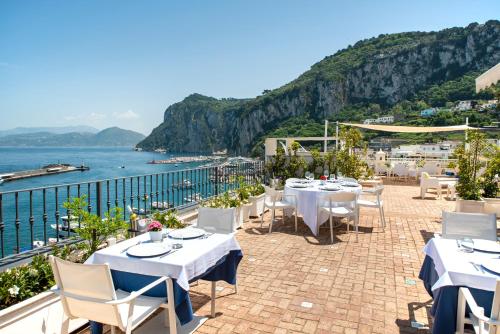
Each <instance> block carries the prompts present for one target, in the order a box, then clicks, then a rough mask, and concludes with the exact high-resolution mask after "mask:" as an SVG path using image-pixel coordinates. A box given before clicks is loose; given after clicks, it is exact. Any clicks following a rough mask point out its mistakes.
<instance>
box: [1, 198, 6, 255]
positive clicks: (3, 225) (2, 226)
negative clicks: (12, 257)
mask: <svg viewBox="0 0 500 334" xmlns="http://www.w3.org/2000/svg"><path fill="white" fill-rule="evenodd" d="M2 199H3V198H2V194H1V193H0V248H1V251H2V257H4V256H5V254H4V247H3V246H4V244H3V230H4V228H5V224H4V222H3V206H2Z"/></svg>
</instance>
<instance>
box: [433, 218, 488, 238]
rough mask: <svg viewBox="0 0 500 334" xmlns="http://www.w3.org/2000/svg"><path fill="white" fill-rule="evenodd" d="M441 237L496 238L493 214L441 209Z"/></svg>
mask: <svg viewBox="0 0 500 334" xmlns="http://www.w3.org/2000/svg"><path fill="white" fill-rule="evenodd" d="M441 237H442V238H445V239H462V238H475V239H486V240H493V241H496V240H497V221H496V216H495V214H484V213H464V212H447V211H443V222H442V234H441Z"/></svg>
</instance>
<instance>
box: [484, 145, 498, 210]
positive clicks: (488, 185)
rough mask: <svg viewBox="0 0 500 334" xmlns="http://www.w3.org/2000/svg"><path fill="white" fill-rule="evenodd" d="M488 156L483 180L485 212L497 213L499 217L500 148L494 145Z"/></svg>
mask: <svg viewBox="0 0 500 334" xmlns="http://www.w3.org/2000/svg"><path fill="white" fill-rule="evenodd" d="M486 157H487V158H488V162H487V164H486V171H485V172H484V175H483V180H482V187H483V200H484V201H485V202H486V203H485V205H484V212H485V213H495V214H496V215H497V217H500V198H499V197H498V195H499V191H500V189H499V183H500V177H499V173H500V148H498V147H497V146H494V147H492V152H490V153H488V154H487V155H486Z"/></svg>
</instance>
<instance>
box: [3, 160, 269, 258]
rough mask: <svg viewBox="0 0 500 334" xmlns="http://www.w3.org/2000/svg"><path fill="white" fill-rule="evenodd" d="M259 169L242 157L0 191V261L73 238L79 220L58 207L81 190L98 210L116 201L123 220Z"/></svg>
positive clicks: (229, 186) (256, 176)
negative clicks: (192, 166) (208, 164)
mask: <svg viewBox="0 0 500 334" xmlns="http://www.w3.org/2000/svg"><path fill="white" fill-rule="evenodd" d="M263 174H264V171H263V163H262V162H261V161H248V162H238V163H225V164H221V165H218V166H213V167H200V168H195V169H185V170H179V171H170V172H164V173H157V174H147V175H139V176H129V177H121V178H115V179H107V180H97V181H89V182H82V183H72V184H61V185H54V186H47V187H40V188H33V189H23V190H13V191H5V192H0V267H2V266H4V265H7V264H11V263H13V262H17V261H21V260H23V259H27V258H30V257H32V256H34V255H36V254H38V253H41V252H47V251H49V250H50V249H51V248H52V245H56V246H61V245H64V244H68V243H73V242H78V241H79V239H78V238H77V237H76V234H75V233H74V229H76V228H77V227H78V226H79V225H80V222H75V221H74V219H72V216H71V212H70V210H68V209H66V208H64V207H63V203H64V202H67V201H69V200H70V199H71V198H74V197H81V196H82V195H86V197H87V202H88V206H87V210H88V211H89V212H93V213H95V214H97V215H98V216H104V213H105V212H109V211H110V210H111V209H112V208H114V207H119V208H121V210H122V214H123V219H124V220H126V221H127V220H129V217H130V214H132V213H136V214H139V215H141V214H144V215H146V214H150V213H152V212H153V211H155V210H165V209H171V208H175V209H184V208H188V207H190V206H196V205H197V203H199V202H200V201H203V200H206V199H209V198H210V197H213V196H217V195H218V194H220V193H222V192H224V191H226V190H234V189H236V188H237V187H238V186H239V183H238V182H239V181H238V180H239V178H240V177H243V179H244V181H245V182H246V183H249V184H253V183H255V182H257V181H258V180H260V179H262V177H263ZM104 210H105V211H104ZM49 245H50V246H49Z"/></svg>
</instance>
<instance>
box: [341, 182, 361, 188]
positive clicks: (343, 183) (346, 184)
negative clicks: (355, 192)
mask: <svg viewBox="0 0 500 334" xmlns="http://www.w3.org/2000/svg"><path fill="white" fill-rule="evenodd" d="M342 186H344V187H353V188H354V187H359V184H358V183H354V182H342Z"/></svg>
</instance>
